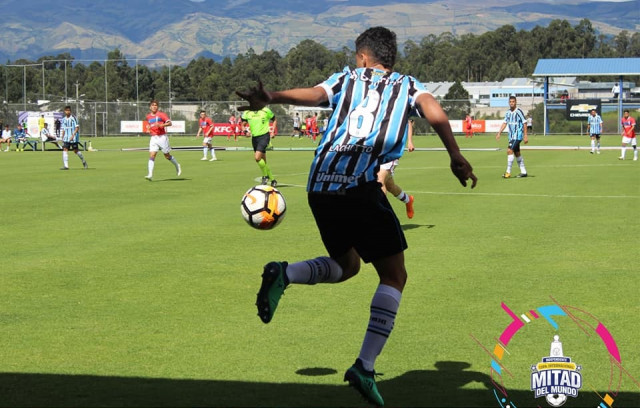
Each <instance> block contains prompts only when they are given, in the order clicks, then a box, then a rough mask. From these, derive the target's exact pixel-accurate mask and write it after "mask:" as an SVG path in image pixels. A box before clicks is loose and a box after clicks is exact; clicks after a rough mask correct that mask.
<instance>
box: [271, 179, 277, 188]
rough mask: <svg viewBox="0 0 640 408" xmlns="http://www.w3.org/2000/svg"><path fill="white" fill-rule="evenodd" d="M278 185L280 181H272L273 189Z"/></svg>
mask: <svg viewBox="0 0 640 408" xmlns="http://www.w3.org/2000/svg"><path fill="white" fill-rule="evenodd" d="M277 185H278V181H277V180H276V179H273V180H271V187H275V186H277Z"/></svg>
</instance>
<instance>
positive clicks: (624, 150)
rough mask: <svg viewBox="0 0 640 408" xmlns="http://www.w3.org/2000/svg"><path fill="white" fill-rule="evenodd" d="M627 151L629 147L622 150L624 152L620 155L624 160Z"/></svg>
mask: <svg viewBox="0 0 640 408" xmlns="http://www.w3.org/2000/svg"><path fill="white" fill-rule="evenodd" d="M626 151H627V146H625V147H623V148H622V152H621V153H620V157H622V158H623V159H624V154H625V153H626Z"/></svg>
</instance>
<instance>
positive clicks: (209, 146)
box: [207, 142, 218, 161]
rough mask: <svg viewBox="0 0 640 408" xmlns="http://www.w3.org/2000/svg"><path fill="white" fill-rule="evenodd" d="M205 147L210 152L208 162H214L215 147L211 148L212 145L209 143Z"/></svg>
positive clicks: (215, 158)
mask: <svg viewBox="0 0 640 408" xmlns="http://www.w3.org/2000/svg"><path fill="white" fill-rule="evenodd" d="M207 146H208V148H209V150H210V151H211V160H209V161H216V160H218V158H217V157H216V149H215V147H213V145H212V144H211V142H209V143H208V144H207Z"/></svg>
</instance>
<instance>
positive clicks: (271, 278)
mask: <svg viewBox="0 0 640 408" xmlns="http://www.w3.org/2000/svg"><path fill="white" fill-rule="evenodd" d="M287 265H288V264H287V262H269V263H268V264H266V265H265V266H264V271H263V272H262V285H260V290H259V291H258V297H257V300H256V306H257V307H258V316H259V317H260V320H262V322H263V323H269V322H270V321H271V319H272V318H273V314H274V313H275V312H276V308H277V307H278V302H279V301H280V298H281V297H282V294H283V293H284V289H285V288H286V287H287V285H288V284H289V279H288V278H287V274H286V270H287Z"/></svg>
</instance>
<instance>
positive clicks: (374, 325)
mask: <svg viewBox="0 0 640 408" xmlns="http://www.w3.org/2000/svg"><path fill="white" fill-rule="evenodd" d="M401 297H402V292H400V291H399V290H398V289H396V288H393V287H391V286H388V285H382V284H380V285H378V289H377V290H376V293H375V294H374V295H373V299H372V300H371V314H370V317H369V325H368V326H367V333H366V334H365V336H364V341H363V342H362V348H361V349H360V355H359V356H358V358H359V359H360V360H362V366H363V367H364V369H365V370H368V371H371V370H373V366H374V364H375V361H376V358H377V357H378V354H380V352H381V351H382V348H383V347H384V345H385V343H386V342H387V338H388V337H389V335H390V334H391V330H392V329H393V324H394V322H395V320H396V313H397V312H398V307H399V306H400V298H401Z"/></svg>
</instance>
